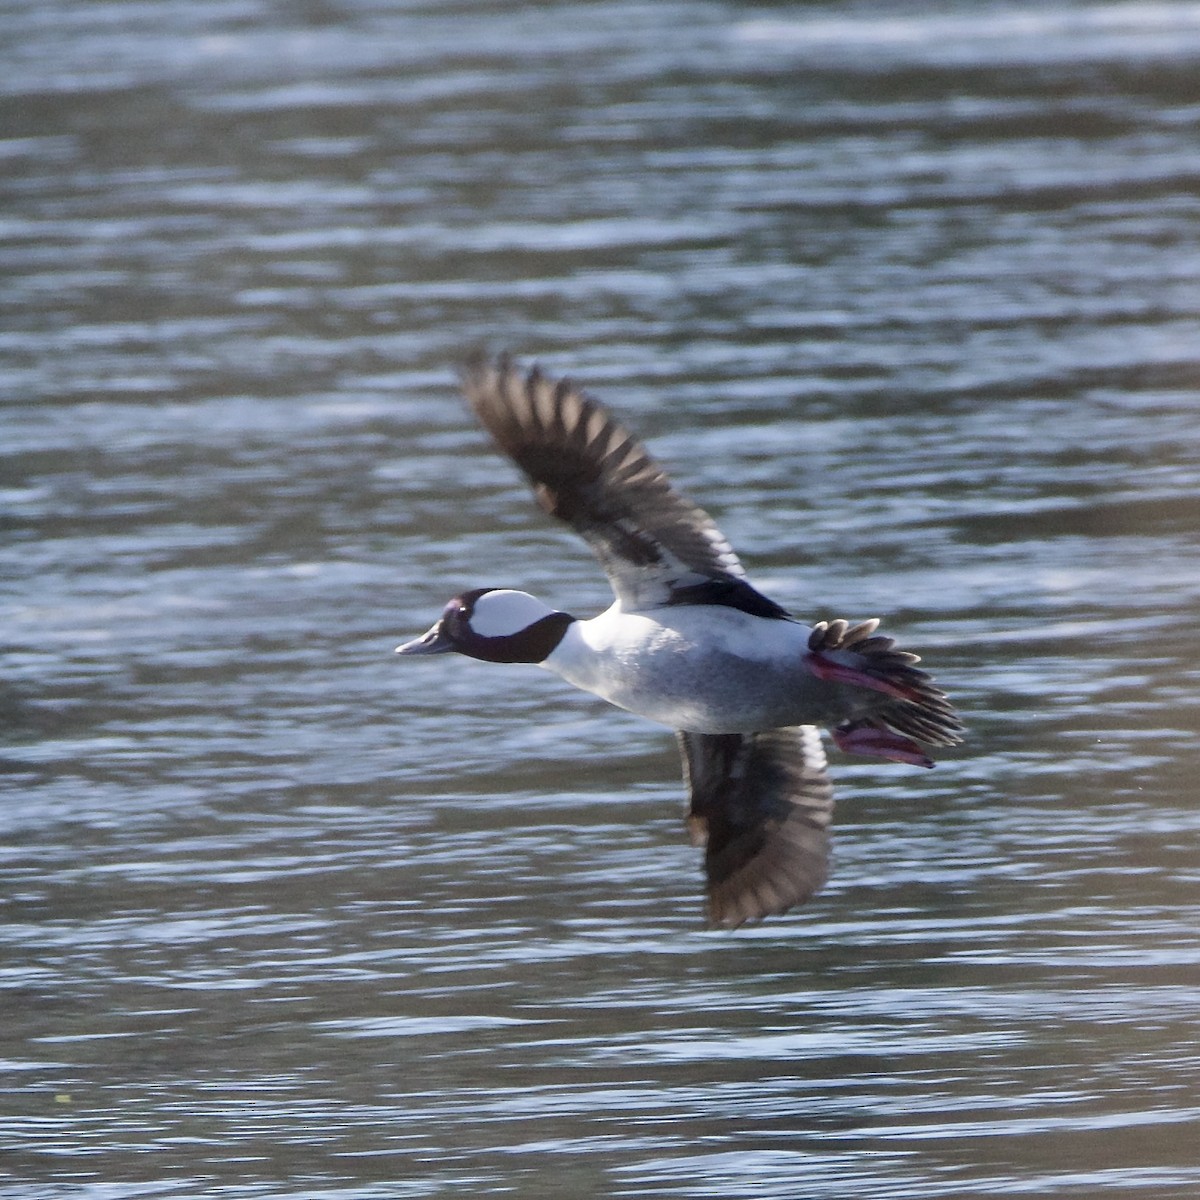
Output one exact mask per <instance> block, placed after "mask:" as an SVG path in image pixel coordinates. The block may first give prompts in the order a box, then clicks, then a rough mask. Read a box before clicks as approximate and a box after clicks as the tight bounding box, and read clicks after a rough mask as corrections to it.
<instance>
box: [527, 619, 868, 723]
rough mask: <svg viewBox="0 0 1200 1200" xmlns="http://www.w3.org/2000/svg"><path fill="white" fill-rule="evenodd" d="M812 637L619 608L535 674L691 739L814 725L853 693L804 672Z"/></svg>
mask: <svg viewBox="0 0 1200 1200" xmlns="http://www.w3.org/2000/svg"><path fill="white" fill-rule="evenodd" d="M810 632H811V631H810V629H809V627H808V626H806V625H801V624H799V623H798V622H795V621H786V620H771V621H768V620H764V619H763V618H761V617H755V616H751V615H749V614H748V613H744V612H741V611H739V610H738V609H735V608H717V607H712V606H703V607H698V606H687V605H681V606H677V607H663V608H655V609H650V610H648V611H645V612H637V613H628V612H624V611H623V610H622V608H621V605H620V603H619V602H618V603H616V604H614V605H612V607H611V608H608V609H607V610H605V611H604V612H603V613H601V614H600V615H599V616H598V617H593V618H592V619H591V620H590V621H576V622H574V623H573V624H572V625H571V626H569V627H568V629H567V631H566V633H565V634H564V636H563V638H562V641H561V642H559V644H558V646H557V647H555V649H554V651H553V653H552V654H550V656H549V657H548V658H547V659H546V660H545V661H544V662H542V663H540V664H539V665H540V666H542V667H544V668H545V669H546V670H548V671H553V672H554V673H555V674H557V675H559V676H561V677H562V678H563V679H565V680H567V682H568V683H572V684H574V685H575V686H576V687H578V688H582V689H583V690H584V691H587V692H592V693H594V694H595V695H597V696H601V697H603V698H604V699H605V700H607V701H609V702H610V703H611V704H615V705H616V706H617V707H618V708H623V709H626V710H627V711H629V712H632V713H637V714H638V715H639V716H643V717H647V718H648V719H650V720H651V721H657V722H659V723H660V724H662V725H666V726H668V727H669V728H671V729H680V730H684V731H686V732H688V733H754V732H757V731H758V730H762V729H777V728H779V727H781V726H790V725H820V724H825V723H828V722H830V721H832V720H841V719H843V718H844V717H845V716H846V712H847V704H848V700H849V699H850V698H849V697H848V696H847V695H846V694H845V693H847V692H849V690H850V689H846V688H841V687H838V686H837V685H832V684H829V683H824V682H822V681H821V680H819V679H817V678H816V677H815V676H813V674H812V673H811V672H810V671H808V670H807V669H806V668H805V666H804V658H805V655H806V654H807V652H808V639H809V634H810ZM862 699H863V700H864V701H866V703H867V704H869V703H870V701H871V700H872V699H874V697H871V696H870V695H867V696H865V697H863V698H862Z"/></svg>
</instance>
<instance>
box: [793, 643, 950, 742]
mask: <svg viewBox="0 0 1200 1200" xmlns="http://www.w3.org/2000/svg"><path fill="white" fill-rule="evenodd" d="M878 627H879V622H878V621H876V620H870V621H862V622H860V623H859V624H857V625H850V624H849V622H847V621H844V620H840V619H839V620H836V621H820V622H818V623H817V624H816V625H814V626H813V629H812V633H811V634H810V636H809V640H808V648H809V650H811V651H815V652H817V653H826V654H827V653H829V652H831V651H841V652H848V654H847V658H846V659H843V660H842V661H853V666H854V670H856V671H861V672H862V673H863V674H864V675H867V676H869V677H870V679H873V680H876V681H878V683H879V684H881V685H882V687H881V691H884V692H885V693H886V696H887V699H886V700H883V701H882V702H881V703H879V704H878V705H876V706H874V707H873V708H872V710H871V712H870V713H869V714H866V715H864V716H862V717H859V718H857V719H856V720H855V721H854V722H853V724H854V725H855V726H861V725H864V724H865V725H871V726H874V727H875V728H876V729H889V730H892V731H894V732H896V733H899V734H903V735H905V736H907V737H911V738H915V739H916V740H917V741H920V742H924V743H926V745H930V746H954V745H957V744H958V743H959V742H961V741H962V735H963V723H962V722H961V721H960V720H959V718H958V716H957V714H956V713H955V711H954V709H953V707H952V706H951V704H950V701H949V699H948V697H947V696H946V693H945V692H943V691H942V690H941V689H940V688H939V687H938V686H937V685H936V684H935V683H934V682H933V679H932V678H931V677H930V676H929V674H928V672H926V671H922V670H920V669H919V668H918V667H917V666H916V664H917V663H919V662H920V661H921V659H920V656H919V655H917V654H911V653H909V652H908V651H907V650H897V649H896V642H895V639H894V638H890V637H885V636H884V635H882V634H877V633H876V632H875V630H876V629H877V628H878ZM851 656H852V657H851Z"/></svg>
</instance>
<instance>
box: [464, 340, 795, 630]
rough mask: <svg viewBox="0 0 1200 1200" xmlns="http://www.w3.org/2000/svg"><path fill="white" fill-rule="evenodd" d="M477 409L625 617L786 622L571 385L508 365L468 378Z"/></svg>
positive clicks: (489, 365) (714, 534)
mask: <svg viewBox="0 0 1200 1200" xmlns="http://www.w3.org/2000/svg"><path fill="white" fill-rule="evenodd" d="M463 391H464V393H465V395H466V397H467V400H468V401H469V402H470V405H471V408H472V409H473V410H474V412H475V415H476V416H477V417H478V418H479V420H480V422H481V423H482V424H483V426H484V428H486V429H487V431H488V432H489V433H490V434H491V435H492V437H493V438H494V439H495V440H496V443H497V444H498V445H499V447H500V448H501V449H502V450H503V451H504V452H505V453H506V454H507V455H508V456H509V457H510V458H511V459H512V460H513V462H515V463H516V464H517V466H518V467H520V468H521V470H522V471H524V473H525V474H526V475H527V476H528V477H529V480H530V482H531V483H532V484H533V489H534V494H535V495H536V496H537V501H538V503H539V504H540V505H541V507H542V508H543V509H544V510H545V511H546V512H548V513H549V514H550V515H551V516H553V517H558V518H559V519H560V520H562V521H566V522H567V524H569V525H570V526H571V527H572V528H573V529H574V530H575V531H576V532H577V533H578V534H579V535H580V536H581V537H583V538H584V540H585V541H586V542H587V543H588V545H589V546H591V548H592V550H593V552H594V553H595V554H596V557H597V558H598V559H599V560H600V563H601V565H602V566H603V568H604V570H605V572H606V574H607V575H608V578H609V582H610V583H611V584H612V588H613V591H614V592H615V593H616V595H617V599H618V600H620V602H621V604H622V606H623V607H624V608H625V609H627V610H629V611H636V610H639V609H646V608H653V607H657V606H659V605H663V604H681V603H682V604H686V603H709V604H711V603H716V604H730V605H733V606H734V607H737V608H742V609H745V610H746V611H751V612H755V613H757V614H758V615H761V616H785V615H786V614H785V613H784V610H783V609H781V608H780V607H779V606H778V605H776V604H775V603H774V602H773V601H770V600H768V599H767V598H766V597H764V596H761V595H760V594H759V593H758V592H756V591H755V590H754V588H753V587H751V586H750V584H749V583H747V582H746V580H745V571H744V570H743V569H742V565H741V563H739V562H738V559H737V555H736V554H734V552H733V549H732V547H731V546H730V545H729V543H728V542H727V541H726V540H725V538H724V537H723V536H722V535H721V532H720V530H719V529H717V527H716V525H715V524H714V523H713V521H712V518H711V517H710V516H709V515H708V514H707V513H706V512H705V511H704V510H703V509H702V508H700V507H699V506H698V505H696V504H694V503H692V501H690V500H689V499H687V498H686V497H685V496H683V495H682V494H680V493H679V492H678V491H676V490H675V488H674V487H672V485H671V482H670V480H669V479H668V478H667V476H666V474H665V473H664V472H663V470H662V468H661V467H659V465H658V464H657V463H656V462H655V461H654V459H652V458H651V457H650V455H649V454H647V452H646V450H645V448H644V447H643V446H642V445H641V443H640V442H639V441H638V440H637V439H636V438H635V437H634V436H633V435H632V434H630V433H629V432H628V431H627V430H625V429H624V428H623V427H622V426H621V425H620V424H619V423H618V422H617V421H616V420H614V419H613V417H612V416H611V415H609V413H608V412H607V411H606V410H605V409H604V408H603V407H602V406H601V405H600V404H598V403H597V402H596V401H595V400H593V399H592V398H591V397H590V396H587V395H585V394H584V393H583V392H582V391H580V390H579V389H578V388H576V387H575V386H573V385H572V384H571V383H570V382H569V381H568V380H560V381H555V380H552V379H549V378H547V377H546V376H545V375H543V374H542V373H541V371H539V370H538V368H537V367H534V368H533V369H532V370H531V371H529V372H528V374H525V373H523V372H522V371H521V370H520V369H518V368H517V367H516V366H514V364H513V363H512V362H511V361H510V360H509V359H508V357H507V356H502V357H501V358H499V359H498V360H497V361H495V362H494V363H493V362H491V361H488V360H486V359H484V358H482V357H481V358H478V359H476V360H474V361H473V362H472V363H471V364H470V365H469V366H468V367H467V369H466V371H465V372H464V375H463Z"/></svg>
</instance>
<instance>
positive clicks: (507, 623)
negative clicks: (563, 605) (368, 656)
mask: <svg viewBox="0 0 1200 1200" xmlns="http://www.w3.org/2000/svg"><path fill="white" fill-rule="evenodd" d="M574 619H575V618H574V617H572V616H569V615H568V614H567V613H563V612H555V610H554V609H552V608H548V607H547V606H546V605H545V604H543V603H542V602H541V601H540V600H538V599H536V598H535V597H534V596H531V595H529V593H528V592H514V591H512V590H511V589H509V588H475V589H474V590H473V591H470V592H464V593H463V594H462V595H461V596H455V597H454V599H453V600H451V601H450V603H449V604H447V605H446V607H445V608H444V609H443V610H442V615H441V617H439V618H438V620H437V622H436V623H435V624H434V626H433V628H432V629H430V630H429V632H428V633H426V634H425V635H424V636H423V637H419V638H416V639H415V640H414V641H411V642H405V643H404V645H403V646H397V647H396V653H397V654H449V653H455V654H465V655H467V657H468V658H479V659H482V660H483V661H484V662H508V663H515V662H524V663H540V662H542V661H543V659H545V658H546V657H547V656H548V655H549V654H550V653H551V652H552V651H553V650H554V647H555V646H557V645H558V643H559V642H560V641H561V640H562V635H563V634H564V633H565V632H566V629H567V626H568V625H570V624H571V622H572V621H573V620H574Z"/></svg>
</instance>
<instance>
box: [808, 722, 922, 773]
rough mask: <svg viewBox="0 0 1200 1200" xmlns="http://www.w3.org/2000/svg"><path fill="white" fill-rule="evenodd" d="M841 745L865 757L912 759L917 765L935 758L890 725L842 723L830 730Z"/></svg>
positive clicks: (846, 750)
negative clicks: (894, 730)
mask: <svg viewBox="0 0 1200 1200" xmlns="http://www.w3.org/2000/svg"><path fill="white" fill-rule="evenodd" d="M830 732H831V733H832V734H833V740H834V741H835V742H836V743H837V746H838V749H839V750H841V751H843V752H844V753H846V754H860V755H863V756H864V757H866V758H888V759H891V761H892V762H902V763H911V764H912V765H913V766H914V767H932V766H933V759H932V758H930V757H929V755H928V754H926V753H925V751H924V750H922V749H921V747H920V746H918V745H917V743H916V742H914V741H912V740H911V739H910V738H906V737H901V736H900V735H899V734H898V733H893V732H892V731H891V730H890V729H880V728H879V727H878V726H877V725H871V724H868V723H865V722H864V723H860V724H847V725H839V726H838V727H837V728H836V729H833V730H831V731H830Z"/></svg>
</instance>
